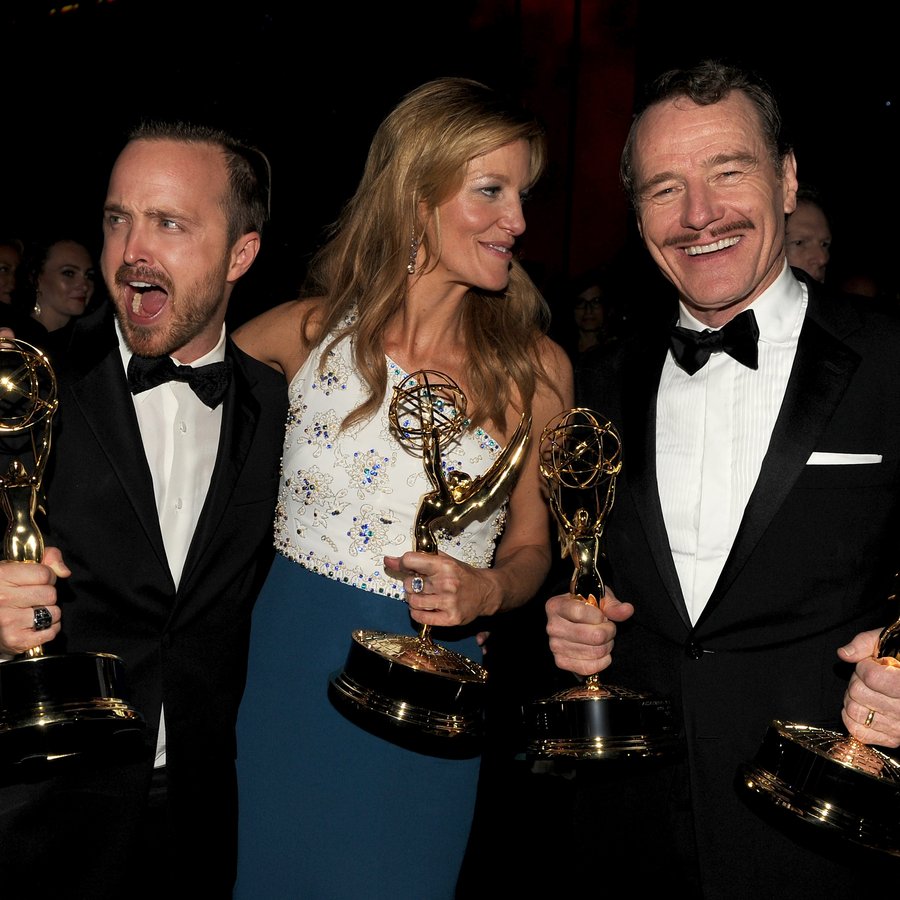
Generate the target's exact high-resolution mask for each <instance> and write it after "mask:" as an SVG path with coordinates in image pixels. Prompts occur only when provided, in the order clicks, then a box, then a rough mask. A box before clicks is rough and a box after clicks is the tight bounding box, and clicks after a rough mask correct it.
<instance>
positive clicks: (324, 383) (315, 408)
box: [275, 338, 506, 598]
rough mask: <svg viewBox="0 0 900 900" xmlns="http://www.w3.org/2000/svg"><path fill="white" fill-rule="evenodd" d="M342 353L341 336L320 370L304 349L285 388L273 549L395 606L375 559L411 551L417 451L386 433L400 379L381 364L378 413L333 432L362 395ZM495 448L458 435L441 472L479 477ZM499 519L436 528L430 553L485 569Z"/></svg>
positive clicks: (488, 441)
mask: <svg viewBox="0 0 900 900" xmlns="http://www.w3.org/2000/svg"><path fill="white" fill-rule="evenodd" d="M327 343H328V341H327V340H326V341H325V342H324V343H323V344H322V346H323V347H324V346H327ZM351 346H352V345H351V341H350V339H349V338H346V339H344V340H343V341H341V342H340V343H339V344H338V345H337V346H336V347H335V348H333V349H332V350H331V351H330V352H329V354H328V356H327V359H326V364H325V366H324V368H323V371H321V372H320V371H319V359H320V352H318V351H315V350H314V351H313V352H312V353H311V354H310V356H309V358H308V359H307V361H306V363H305V364H304V365H303V366H302V367H301V369H300V371H299V372H297V374H296V376H295V377H294V379H293V380H292V382H291V386H290V410H289V413H288V422H287V431H286V434H285V442H284V454H283V458H282V483H281V490H280V492H279V498H278V506H277V508H276V513H275V546H276V548H277V550H278V551H279V552H280V553H282V554H283V555H284V556H286V557H288V558H289V559H292V560H294V561H295V562H297V563H299V564H300V565H302V566H304V567H305V568H307V569H310V570H312V571H314V572H317V573H319V574H320V575H325V576H327V577H328V578H333V579H335V580H337V581H341V582H343V583H346V584H350V585H353V586H355V587H358V588H362V589H363V590H367V591H373V592H375V593H378V594H385V595H387V596H390V597H398V598H402V597H403V596H404V591H403V585H402V583H401V582H399V581H396V580H395V579H393V578H390V577H389V576H387V575H386V574H385V572H384V566H383V557H384V556H385V555H389V556H399V555H400V554H402V553H405V552H406V551H407V550H413V549H415V543H414V537H413V531H414V523H415V515H416V511H417V509H418V506H419V501H420V499H421V497H422V495H423V494H426V493H428V492H429V491H431V490H432V485H431V483H430V482H429V480H428V477H427V476H426V473H425V468H424V466H423V463H422V457H421V453H416V452H415V451H411V450H408V449H406V448H405V447H404V446H403V445H401V444H400V442H399V441H398V440H397V439H396V437H395V436H394V434H393V433H392V431H391V427H390V422H389V418H388V409H389V405H390V400H391V396H392V394H393V388H394V386H395V385H397V384H399V383H400V382H401V381H403V379H404V378H405V377H406V375H407V373H406V372H404V371H403V370H402V369H401V368H400V367H399V366H398V365H397V364H396V363H394V362H393V361H392V360H391V359H387V358H386V365H387V370H388V384H387V390H386V392H385V397H384V399H383V401H382V404H381V407H380V409H379V410H378V412H377V413H376V414H375V415H374V416H373V417H372V418H370V419H368V420H366V421H362V422H355V423H354V424H353V425H351V426H349V427H348V428H345V429H344V430H343V431H342V430H341V429H340V424H341V422H342V421H343V419H344V417H345V416H346V415H347V414H348V413H349V412H350V411H352V410H353V409H355V408H356V407H357V406H358V405H359V403H360V402H361V401H362V398H363V397H364V395H365V393H364V392H365V385H364V382H363V381H362V379H360V378H359V377H358V375H357V374H356V371H355V367H354V364H353V360H352V355H351ZM501 449H502V448H501V447H500V445H498V444H497V442H496V441H494V440H493V439H492V438H490V437H489V436H488V435H487V434H486V433H485V432H484V431H483V430H481V429H475V430H468V431H465V432H463V434H462V435H460V436H459V437H457V438H455V439H453V440H452V441H450V442H449V443H448V446H446V447H444V446H442V447H441V468H442V469H443V470H444V472H452V471H463V472H466V473H468V474H469V475H470V476H473V477H474V476H477V475H480V474H482V473H483V472H484V471H486V470H487V469H488V467H489V466H490V464H491V463H492V462H493V460H494V458H495V457H496V455H497V454H498V453H499V452H500V451H501ZM505 519H506V503H505V502H504V503H503V505H502V506H500V507H499V508H494V509H491V510H484V511H482V513H481V514H480V518H475V519H472V520H471V521H469V522H468V523H467V524H466V525H465V527H463V528H462V529H461V530H460V531H458V532H456V533H453V534H449V533H447V532H446V531H442V530H440V529H439V530H438V531H437V532H436V537H437V538H438V547H439V549H440V550H442V551H444V552H446V553H447V554H448V555H450V556H453V557H455V558H456V559H460V560H462V561H464V562H466V563H469V564H470V565H472V566H475V567H478V568H486V567H488V566H490V565H491V563H492V561H493V557H494V550H495V547H496V542H497V540H498V538H499V536H500V534H501V533H502V531H503V526H504V523H505Z"/></svg>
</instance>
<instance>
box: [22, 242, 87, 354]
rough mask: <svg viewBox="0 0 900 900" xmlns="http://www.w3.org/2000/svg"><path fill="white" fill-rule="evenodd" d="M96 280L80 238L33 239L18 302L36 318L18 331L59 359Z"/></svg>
mask: <svg viewBox="0 0 900 900" xmlns="http://www.w3.org/2000/svg"><path fill="white" fill-rule="evenodd" d="M95 286H96V285H95V274H94V259H93V256H92V255H91V252H90V250H88V248H87V247H86V246H85V245H84V244H83V243H81V242H80V241H77V240H74V239H71V238H68V237H63V238H53V239H50V240H43V241H36V242H34V243H32V244H30V245H29V246H28V247H27V248H26V251H25V256H24V257H23V259H22V264H21V265H20V266H19V269H18V273H17V286H16V293H15V303H16V305H17V306H18V307H19V308H20V309H21V310H23V311H27V312H28V314H29V315H30V316H31V320H32V321H31V323H30V324H29V325H27V326H26V325H25V324H24V323H23V324H22V325H21V326H20V328H19V330H17V331H16V337H21V338H24V339H25V340H27V341H29V342H30V343H33V344H34V345H35V346H37V347H39V348H40V349H41V350H44V351H45V352H46V353H47V354H48V355H49V356H50V358H51V360H54V359H56V360H59V358H60V356H61V354H62V353H64V352H65V347H66V344H67V342H68V339H69V335H70V332H71V329H72V327H73V326H74V323H75V320H76V319H77V318H78V317H79V316H81V315H82V314H83V313H84V311H85V309H87V308H88V305H89V304H90V303H91V300H92V298H93V297H94V289H95ZM13 327H15V326H13Z"/></svg>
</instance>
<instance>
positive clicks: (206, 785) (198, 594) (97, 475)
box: [0, 308, 287, 896]
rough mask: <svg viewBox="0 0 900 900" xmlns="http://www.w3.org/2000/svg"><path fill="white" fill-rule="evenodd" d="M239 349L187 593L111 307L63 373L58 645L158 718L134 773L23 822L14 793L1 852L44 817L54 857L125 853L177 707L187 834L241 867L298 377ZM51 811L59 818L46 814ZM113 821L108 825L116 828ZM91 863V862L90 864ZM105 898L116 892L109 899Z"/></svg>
mask: <svg viewBox="0 0 900 900" xmlns="http://www.w3.org/2000/svg"><path fill="white" fill-rule="evenodd" d="M226 353H227V356H228V358H230V359H231V361H232V363H233V373H234V374H233V378H232V380H231V383H230V385H229V388H228V392H227V394H226V397H225V399H224V401H223V409H222V425H221V434H220V439H219V445H218V453H217V457H216V464H215V468H214V471H213V474H212V479H211V482H210V485H209V491H208V494H207V497H206V501H205V504H204V506H203V509H202V512H201V515H200V518H199V522H198V524H197V527H196V530H195V532H194V536H193V540H192V541H191V544H190V549H189V551H188V554H187V558H186V561H185V563H184V568H183V572H182V575H181V579H180V583H179V585H178V587H177V589H176V586H175V583H174V581H173V578H172V575H171V573H170V571H169V566H168V562H167V559H166V554H165V550H164V546H163V540H162V534H161V532H160V526H159V519H158V514H157V509H156V501H155V498H154V491H153V480H152V477H151V473H150V469H149V467H148V463H147V459H146V456H145V454H144V449H143V444H142V440H141V435H140V432H139V429H138V423H137V418H136V415H135V411H134V405H133V400H132V396H131V394H130V392H129V388H128V385H127V381H126V377H125V372H124V370H123V366H122V362H121V356H120V352H119V348H118V342H117V338H116V333H115V330H114V326H113V319H112V315H111V309H110V308H105V309H103V310H100V311H99V312H98V313H96V314H92V315H90V316H88V317H87V318H85V319H84V320H82V321H79V323H78V327H77V329H76V331H75V334H74V336H73V341H72V344H71V346H70V347H69V349H68V351H67V353H66V354H65V358H64V362H63V363H62V364H61V366H60V370H59V372H58V381H59V408H58V412H57V414H56V416H55V417H54V420H53V432H52V433H53V438H52V446H51V450H50V457H49V462H48V465H47V470H46V473H45V476H44V482H43V488H44V494H45V496H46V503H45V507H46V518H45V519H43V520H42V523H41V524H42V531H43V534H44V540H45V543H46V544H47V545H48V546H57V547H59V548H60V549H61V550H62V553H63V558H64V559H65V561H66V563H67V564H68V566H69V567H70V568H71V570H72V575H71V577H69V578H67V579H63V580H60V581H59V582H58V584H57V589H58V597H59V604H60V607H61V609H62V630H61V634H60V637H59V638H58V639H57V640H56V641H54V642H53V643H52V644H50V645H48V646H47V648H46V649H47V652H77V651H89V652H105V653H112V654H115V655H116V656H118V657H120V658H121V660H122V662H123V664H124V671H125V678H126V687H127V694H128V699H129V700H130V702H131V703H132V704H133V705H134V706H135V707H136V708H137V709H138V710H139V711H140V712H141V713H142V714H143V716H144V717H145V719H146V723H147V730H146V753H145V754H144V755H143V759H142V760H141V761H140V762H139V763H137V764H134V765H128V766H123V767H121V768H120V769H104V768H103V767H99V768H98V772H97V773H96V777H95V778H93V779H90V778H88V777H86V776H85V777H84V778H82V773H76V774H74V775H72V776H67V777H66V778H65V779H53V778H51V779H50V780H49V781H41V782H39V783H38V784H36V785H32V786H31V789H32V793H31V794H30V795H29V794H27V793H26V794H22V793H21V792H20V794H19V799H17V800H15V801H13V802H14V803H16V804H17V805H18V808H19V813H20V815H19V816H18V817H16V816H15V815H13V814H11V813H10V809H9V807H8V806H5V805H3V791H2V790H0V829H2V830H0V848H3V847H6V848H9V847H10V846H12V845H17V846H18V849H19V852H21V853H23V854H24V855H25V857H26V858H35V854H34V852H33V850H30V849H29V848H28V847H27V846H25V847H23V846H21V845H22V844H24V843H25V842H24V840H22V839H21V836H22V834H27V833H28V826H27V825H25V824H23V821H22V820H23V819H26V820H28V821H29V822H32V823H33V822H34V820H35V817H37V824H36V828H37V830H38V831H39V832H41V833H43V834H45V835H46V833H47V830H48V825H49V824H51V823H48V822H47V818H48V816H49V817H50V818H51V820H52V824H53V825H54V826H55V825H60V828H59V829H58V830H57V831H56V836H57V838H58V840H59V841H60V842H61V844H59V845H57V846H56V847H55V851H54V852H58V851H59V849H60V846H63V847H66V846H70V845H71V844H72V843H73V841H74V844H75V846H77V845H78V842H79V835H81V834H84V833H85V832H87V833H88V834H90V832H91V830H92V829H95V828H96V829H97V834H95V835H93V836H91V837H90V838H89V839H90V841H91V843H92V845H93V847H94V851H93V853H91V854H90V858H91V859H97V858H98V857H104V856H105V855H106V852H107V847H104V846H98V845H99V844H101V839H100V837H99V835H106V838H105V840H106V841H107V843H108V844H111V845H112V847H111V848H110V855H112V854H113V853H114V852H115V850H116V847H117V846H118V845H119V843H120V841H121V842H125V841H126V840H127V836H129V835H130V830H131V829H132V828H133V827H135V822H136V816H138V815H139V813H140V810H141V809H142V807H143V803H144V801H145V799H146V789H147V785H148V783H149V778H150V774H151V771H152V761H153V748H154V747H155V743H156V735H157V730H158V726H159V719H160V708H161V706H162V705H163V704H164V706H165V724H166V744H167V749H166V759H167V774H168V796H169V814H170V818H171V820H172V823H173V827H175V829H176V831H179V832H183V833H184V835H185V847H186V848H190V847H191V846H192V842H193V844H194V845H195V846H203V845H204V843H209V844H211V845H213V846H216V847H217V850H216V858H215V859H214V860H213V861H212V862H211V866H212V867H213V868H214V869H216V870H219V869H224V870H225V871H226V872H229V871H230V869H231V867H232V864H233V860H232V859H231V855H232V850H233V843H234V837H233V834H232V832H233V829H234V827H235V824H236V799H235V796H236V795H235V787H234V757H235V736H234V727H235V721H236V717H237V710H238V705H239V703H240V698H241V694H242V691H243V686H244V681H245V675H246V661H247V649H248V641H249V628H250V614H251V609H252V606H253V602H254V600H255V598H256V595H257V593H258V590H259V588H260V587H261V584H262V581H263V579H264V577H265V575H266V573H267V571H268V567H269V565H270V563H271V560H272V557H273V552H274V551H273V542H272V523H273V517H274V507H275V499H276V493H277V486H278V479H279V464H280V458H281V451H282V443H283V435H284V424H285V418H286V409H287V389H286V384H285V380H284V378H283V376H281V375H280V374H279V373H277V372H275V371H274V370H273V369H271V368H269V367H268V366H265V365H263V364H261V363H259V362H257V361H256V360H253V359H251V358H250V357H248V356H247V355H246V354H244V353H243V352H242V351H240V350H239V349H238V348H237V347H236V346H235V345H234V344H233V342H232V341H231V340H230V339H229V340H228V343H227V349H226ZM60 782H62V786H60ZM88 782H92V783H91V785H90V786H86V785H87V784H88ZM98 784H99V785H100V786H101V787H100V789H99V790H98V787H97V786H98ZM18 787H19V788H21V785H19V786H18ZM16 788H17V786H16V785H9V786H8V787H7V789H8V790H9V791H15V790H16ZM35 792H36V793H35ZM73 792H75V793H83V795H84V796H83V797H82V801H83V802H82V804H81V806H82V808H81V809H80V810H79V809H78V808H77V807H76V808H74V809H68V808H66V809H65V812H64V813H62V812H60V810H61V809H63V807H62V806H61V801H59V799H58V798H59V796H60V795H61V794H67V795H68V794H72V793H73ZM99 794H103V795H104V798H103V800H102V802H101V801H100V800H97V797H98V795H99ZM37 795H40V799H37V800H36V799H35V797H36V796H37ZM23 797H24V798H25V799H22V798H23ZM85 798H87V799H85ZM42 804H43V805H44V807H45V809H46V810H55V811H56V813H57V814H56V815H50V814H49V813H46V814H44V813H42V811H41V810H42ZM72 805H73V806H74V804H72ZM91 810H95V811H96V817H95V818H93V819H92V812H91ZM4 814H5V815H6V818H4ZM101 818H102V819H103V820H108V821H103V822H102V824H101V823H100V822H99V821H98V820H99V819H101ZM41 820H43V828H42V827H41V826H42V823H41ZM57 820H61V822H60V821H57ZM61 823H62V824H61ZM11 833H14V834H16V835H17V838H19V839H17V840H13V839H12V838H11V837H10V834H11ZM39 845H41V846H45V843H44V842H40V841H39ZM125 846H127V845H126V844H123V847H125ZM123 847H119V850H120V851H122V849H123ZM4 852H5V851H4V850H3V849H0V882H2V880H3V874H4V869H3V864H4V858H3V855H2V854H3V853H4ZM73 855H74V851H73ZM39 856H40V854H39ZM82 860H83V857H82ZM6 864H7V865H11V863H10V862H9V859H8V858H7V859H6ZM108 866H109V867H114V863H113V862H109V863H108ZM87 867H88V864H87V863H85V862H83V861H82V862H81V863H79V864H78V866H77V868H78V870H85V869H86V868H87ZM98 868H103V867H102V866H98ZM98 877H99V876H98ZM132 877H133V873H132ZM73 896H74V894H73ZM92 896H103V893H102V891H101V890H100V889H99V888H98V889H97V892H96V894H92ZM210 896H216V894H215V892H213V893H211V894H210Z"/></svg>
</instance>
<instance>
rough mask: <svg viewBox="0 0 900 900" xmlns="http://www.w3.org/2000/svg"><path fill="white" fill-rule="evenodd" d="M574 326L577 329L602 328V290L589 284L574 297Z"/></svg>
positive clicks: (596, 329) (595, 329)
mask: <svg viewBox="0 0 900 900" xmlns="http://www.w3.org/2000/svg"><path fill="white" fill-rule="evenodd" d="M574 317H575V327H576V328H577V329H578V330H579V331H600V330H601V329H602V328H603V319H604V315H603V291H602V289H601V288H600V286H599V285H596V284H595V285H591V286H590V287H589V288H586V289H585V290H583V291H582V292H581V293H580V294H579V295H578V296H577V297H576V298H575V306H574Z"/></svg>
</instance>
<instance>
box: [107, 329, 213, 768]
mask: <svg viewBox="0 0 900 900" xmlns="http://www.w3.org/2000/svg"><path fill="white" fill-rule="evenodd" d="M116 332H117V333H118V336H119V350H120V352H121V354H122V364H123V365H124V366H125V370H126V371H127V370H128V362H129V360H130V359H131V356H132V354H131V351H130V350H129V349H128V345H127V344H126V343H125V340H124V338H123V337H122V333H121V331H119V325H118V322H117V323H116ZM224 359H225V327H224V326H223V327H222V334H221V336H220V338H219V343H218V344H216V346H215V347H214V348H213V349H212V350H211V351H210V352H209V353H207V354H206V355H205V356H202V357H200V359H196V360H194V361H193V362H192V363H190V365H191V366H205V365H207V364H209V363H214V362H221V361H222V360H224ZM173 362H175V363H176V364H179V363H178V360H175V359H174V358H173ZM182 365H183V364H182ZM132 399H133V400H134V409H135V412H136V413H137V419H138V425H139V426H140V430H141V439H142V441H143V443H144V453H145V454H146V456H147V462H148V464H149V466H150V472H151V474H152V476H153V492H154V494H155V496H156V511H157V513H158V515H159V525H160V529H161V531H162V538H163V544H164V545H165V548H166V557H167V559H168V561H169V570H170V571H171V573H172V580H173V581H174V582H175V587H176V588H177V587H178V584H179V581H180V580H181V571H182V569H183V567H184V561H185V559H186V558H187V554H188V549H189V548H190V545H191V539H192V538H193V536H194V529H195V528H196V527H197V521H198V520H199V518H200V512H201V510H202V509H203V504H204V502H205V501H206V494H207V491H208V490H209V482H210V479H211V478H212V473H213V469H214V468H215V464H216V455H217V453H218V447H219V433H220V431H221V426H222V404H221V403H220V404H219V405H218V406H217V407H216V408H215V409H210V408H209V407H208V406H207V405H206V404H205V403H203V401H202V400H200V399H199V398H198V397H197V395H196V394H195V393H194V391H193V390H192V389H191V387H190V386H189V385H188V384H186V383H185V382H183V381H170V382H166V383H165V384H161V385H159V386H158V387H155V388H151V389H150V390H149V391H142V392H141V393H140V394H134V395H133V397H132ZM165 761H166V728H165V718H164V716H163V712H162V710H161V711H160V718H159V735H158V738H157V747H156V765H157V766H162V765H165Z"/></svg>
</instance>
